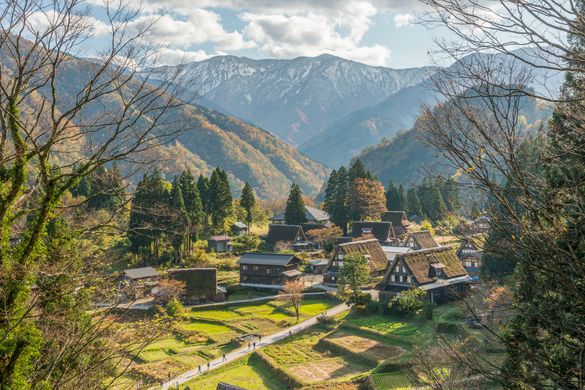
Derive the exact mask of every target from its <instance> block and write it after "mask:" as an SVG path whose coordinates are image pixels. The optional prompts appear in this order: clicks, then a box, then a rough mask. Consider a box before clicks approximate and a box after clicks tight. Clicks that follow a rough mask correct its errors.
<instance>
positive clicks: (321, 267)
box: [309, 259, 329, 274]
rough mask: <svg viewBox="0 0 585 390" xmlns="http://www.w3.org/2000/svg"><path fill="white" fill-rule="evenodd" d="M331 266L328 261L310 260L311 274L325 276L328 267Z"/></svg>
mask: <svg viewBox="0 0 585 390" xmlns="http://www.w3.org/2000/svg"><path fill="white" fill-rule="evenodd" d="M328 265H329V260H328V259H314V260H309V267H310V269H311V272H312V273H314V274H323V273H325V271H326V270H327V266H328Z"/></svg>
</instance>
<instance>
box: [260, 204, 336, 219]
mask: <svg viewBox="0 0 585 390" xmlns="http://www.w3.org/2000/svg"><path fill="white" fill-rule="evenodd" d="M305 218H307V222H315V221H326V220H329V214H327V213H326V212H325V211H323V210H319V209H318V208H316V207H311V206H305ZM271 219H272V220H275V221H284V213H280V214H276V215H275V216H273V217H272V218H271Z"/></svg>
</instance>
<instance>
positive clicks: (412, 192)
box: [406, 186, 423, 218]
mask: <svg viewBox="0 0 585 390" xmlns="http://www.w3.org/2000/svg"><path fill="white" fill-rule="evenodd" d="M406 199H407V204H408V207H407V209H408V213H409V215H418V216H419V217H421V218H422V216H423V212H422V208H421V205H420V199H419V198H418V192H417V190H416V187H415V186H412V187H410V188H409V189H408V192H407V193H406Z"/></svg>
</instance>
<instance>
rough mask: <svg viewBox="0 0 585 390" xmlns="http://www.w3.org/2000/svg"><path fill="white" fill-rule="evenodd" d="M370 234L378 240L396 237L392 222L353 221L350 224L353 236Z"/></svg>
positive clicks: (386, 240) (383, 240)
mask: <svg viewBox="0 0 585 390" xmlns="http://www.w3.org/2000/svg"><path fill="white" fill-rule="evenodd" d="M368 234H371V235H372V236H374V237H375V238H376V239H377V240H378V241H380V242H388V241H392V240H393V239H395V238H396V236H395V235H394V229H392V222H373V221H355V222H353V223H352V224H351V236H352V237H354V238H358V237H362V236H364V235H368Z"/></svg>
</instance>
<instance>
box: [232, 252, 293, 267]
mask: <svg viewBox="0 0 585 390" xmlns="http://www.w3.org/2000/svg"><path fill="white" fill-rule="evenodd" d="M295 257H296V256H294V255H288V254H278V253H255V252H250V253H244V254H243V255H242V257H240V259H239V260H238V263H239V264H254V265H280V266H284V265H287V264H288V263H289V262H290V261H292V260H293V259H294V258H295Z"/></svg>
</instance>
